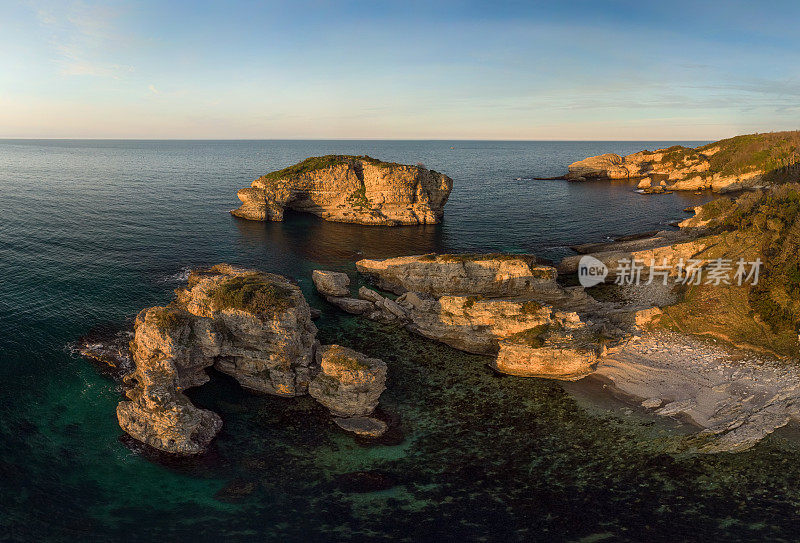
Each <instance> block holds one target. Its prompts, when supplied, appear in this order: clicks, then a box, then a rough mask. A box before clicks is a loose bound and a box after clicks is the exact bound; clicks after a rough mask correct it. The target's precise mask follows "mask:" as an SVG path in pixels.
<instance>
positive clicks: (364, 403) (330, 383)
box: [308, 345, 386, 418]
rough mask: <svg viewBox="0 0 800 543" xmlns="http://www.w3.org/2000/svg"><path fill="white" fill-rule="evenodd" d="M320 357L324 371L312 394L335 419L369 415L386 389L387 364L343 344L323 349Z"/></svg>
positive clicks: (318, 375)
mask: <svg viewBox="0 0 800 543" xmlns="http://www.w3.org/2000/svg"><path fill="white" fill-rule="evenodd" d="M317 357H318V358H319V364H320V369H321V371H320V372H319V373H318V374H317V375H316V376H315V377H314V379H313V380H312V381H311V385H310V386H309V389H308V392H309V394H311V396H312V397H313V398H314V399H315V400H317V401H318V402H319V403H321V404H322V405H324V406H325V407H327V408H328V409H329V410H330V412H331V413H332V414H333V415H334V416H337V417H343V418H347V417H354V416H366V415H370V414H371V413H372V412H373V411H374V410H375V408H376V407H377V405H378V400H379V398H380V395H381V393H382V392H383V391H384V390H386V364H385V363H384V362H383V361H382V360H380V359H378V358H369V357H367V356H365V355H363V354H361V353H358V352H356V351H354V350H352V349H349V348H347V347H342V346H340V345H326V346H324V347H321V348H320V349H319V350H318V351H317Z"/></svg>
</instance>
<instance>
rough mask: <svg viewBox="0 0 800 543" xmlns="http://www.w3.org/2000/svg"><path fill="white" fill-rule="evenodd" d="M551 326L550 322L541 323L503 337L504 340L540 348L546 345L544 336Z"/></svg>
mask: <svg viewBox="0 0 800 543" xmlns="http://www.w3.org/2000/svg"><path fill="white" fill-rule="evenodd" d="M550 326H551V325H550V324H540V325H539V326H534V327H533V328H529V329H527V330H523V331H522V332H517V333H516V334H511V335H510V336H508V337H506V338H503V339H504V341H510V342H512V343H521V344H522V345H527V346H528V347H535V348H537V349H538V348H539V347H541V346H542V345H544V341H545V337H544V336H545V334H546V333H547V332H548V331H549V330H550Z"/></svg>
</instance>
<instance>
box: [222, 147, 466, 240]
mask: <svg viewBox="0 0 800 543" xmlns="http://www.w3.org/2000/svg"><path fill="white" fill-rule="evenodd" d="M452 188H453V180H452V179H450V178H449V177H447V176H446V175H444V174H441V173H439V172H435V171H433V170H428V169H426V168H425V167H424V166H421V165H418V166H410V165H405V164H396V163H393V162H382V161H380V160H376V159H374V158H370V157H368V156H349V155H327V156H323V157H312V158H309V159H306V160H304V161H303V162H300V163H298V164H295V165H294V166H290V167H288V168H285V169H283V170H279V171H276V172H272V173H269V174H267V175H264V176H262V177H259V178H258V179H256V180H255V181H253V183H252V184H251V186H250V187H247V188H244V189H241V190H240V191H239V192H238V197H239V199H240V200H241V201H242V205H241V207H239V209H236V210H234V211H232V212H231V213H233V214H234V215H235V216H237V217H241V218H243V219H250V220H255V221H281V220H283V212H284V209H287V208H289V209H293V210H296V211H304V212H308V213H313V214H314V215H318V216H320V217H322V218H323V219H325V220H328V221H335V222H349V223H357V224H368V225H387V226H395V225H403V224H435V223H438V222H439V221H440V220H441V219H442V215H443V214H444V205H445V203H446V202H447V198H448V197H449V196H450V191H451V189H452Z"/></svg>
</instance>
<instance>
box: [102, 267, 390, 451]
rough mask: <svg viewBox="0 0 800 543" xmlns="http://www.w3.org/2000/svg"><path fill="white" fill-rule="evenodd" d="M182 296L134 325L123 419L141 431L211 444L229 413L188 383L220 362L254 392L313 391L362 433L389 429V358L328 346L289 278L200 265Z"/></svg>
mask: <svg viewBox="0 0 800 543" xmlns="http://www.w3.org/2000/svg"><path fill="white" fill-rule="evenodd" d="M176 294H177V297H176V299H175V300H174V301H173V302H172V303H170V304H169V305H167V306H164V307H151V308H148V309H145V310H143V311H142V312H141V313H139V315H138V316H137V317H136V321H135V324H134V336H133V340H132V341H131V342H130V346H129V350H130V355H131V358H132V360H133V370H132V371H131V372H130V373H128V374H126V375H125V376H124V378H123V382H124V383H125V385H126V392H125V393H126V396H127V398H128V399H127V400H125V401H122V402H120V404H119V405H118V407H117V418H118V420H119V424H120V426H121V427H122V429H123V430H124V431H125V432H127V433H128V434H130V435H131V436H132V437H134V438H135V439H137V440H139V441H141V442H143V443H146V444H148V445H150V446H152V447H154V448H156V449H158V450H161V451H164V452H169V453H174V454H182V455H191V454H197V453H201V452H203V451H204V450H205V449H206V447H207V446H208V445H209V443H210V442H211V441H212V440H213V438H214V437H215V436H216V434H217V433H218V432H219V430H220V429H221V428H222V422H223V421H222V420H221V419H220V417H219V416H218V415H217V414H216V413H213V412H211V411H208V410H205V409H200V408H198V407H196V406H194V405H193V404H192V403H191V401H190V400H189V398H188V397H187V396H186V395H185V394H184V391H185V390H186V389H188V388H191V387H197V386H200V385H202V384H204V383H206V382H207V381H208V380H209V376H208V374H207V373H206V371H205V370H206V368H209V367H212V366H213V367H214V368H215V369H216V370H218V371H220V372H223V373H226V374H228V375H231V376H232V377H234V378H235V379H236V380H237V381H238V382H239V383H240V384H241V386H242V387H243V388H245V389H248V390H251V391H253V392H257V393H266V394H274V395H278V396H300V395H304V394H311V396H312V397H314V398H315V399H317V400H318V401H319V402H320V403H321V404H322V405H324V406H325V407H326V408H328V409H329V410H330V412H331V414H332V415H333V416H334V417H335V422H336V424H338V425H339V426H340V427H342V428H343V429H345V430H348V431H351V432H354V433H356V434H358V435H362V436H370V437H378V436H380V435H381V434H383V432H385V431H386V429H387V426H386V424H385V423H384V422H383V421H380V420H378V419H376V418H373V417H372V416H371V415H372V414H373V411H374V410H375V408H376V407H377V405H378V400H379V398H380V395H381V392H383V390H384V389H385V388H386V387H385V382H386V374H387V368H386V364H385V363H384V362H383V361H381V360H379V359H373V358H368V357H366V356H364V355H362V354H360V353H357V352H356V351H353V350H351V349H348V348H346V347H342V346H338V345H326V346H321V345H320V344H319V342H318V341H317V340H316V333H317V329H316V326H315V325H314V323H313V322H312V321H311V310H310V308H309V306H308V303H307V302H306V300H305V298H304V297H303V294H302V292H301V291H300V288H299V287H298V286H297V285H295V284H293V283H292V282H291V281H289V280H288V279H286V278H285V277H282V276H280V275H275V274H270V273H265V272H260V271H257V270H249V269H242V268H236V267H233V266H229V265H226V264H220V265H217V266H214V267H212V268H210V269H204V270H195V271H193V272H192V273H191V274H190V276H189V279H188V284H187V286H186V287H185V288H182V289H179V290H177V291H176ZM111 352H112V354H113V353H115V352H116V351H113V350H112V351H111ZM87 354H88V353H87ZM95 355H97V356H101V355H102V351H99V354H98V351H95Z"/></svg>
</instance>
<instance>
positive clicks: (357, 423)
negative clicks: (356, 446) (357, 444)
mask: <svg viewBox="0 0 800 543" xmlns="http://www.w3.org/2000/svg"><path fill="white" fill-rule="evenodd" d="M333 422H335V423H336V425H337V426H338V427H339V428H341V429H342V430H344V431H346V432H352V433H354V434H356V435H357V436H361V437H381V436H382V435H383V434H385V433H386V430H387V429H388V428H389V427H388V426H387V425H386V423H385V422H383V421H382V420H380V419H376V418H374V417H348V418H342V417H336V418H334V419H333Z"/></svg>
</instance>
